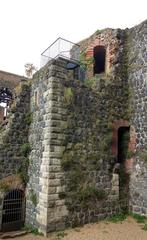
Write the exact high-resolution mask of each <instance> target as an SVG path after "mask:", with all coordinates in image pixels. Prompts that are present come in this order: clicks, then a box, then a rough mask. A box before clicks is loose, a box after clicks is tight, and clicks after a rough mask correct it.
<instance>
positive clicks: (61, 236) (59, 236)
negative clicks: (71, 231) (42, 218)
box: [56, 231, 67, 240]
mask: <svg viewBox="0 0 147 240" xmlns="http://www.w3.org/2000/svg"><path fill="white" fill-rule="evenodd" d="M66 235H67V233H65V232H64V231H59V232H57V233H56V239H57V240H60V239H62V238H64V237H65V236H66Z"/></svg>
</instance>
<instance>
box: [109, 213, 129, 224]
mask: <svg viewBox="0 0 147 240" xmlns="http://www.w3.org/2000/svg"><path fill="white" fill-rule="evenodd" d="M126 218H127V215H126V214H123V213H120V214H117V215H114V216H113V217H110V218H109V217H108V218H107V220H108V221H110V222H113V223H118V222H122V221H124V220H125V219H126Z"/></svg>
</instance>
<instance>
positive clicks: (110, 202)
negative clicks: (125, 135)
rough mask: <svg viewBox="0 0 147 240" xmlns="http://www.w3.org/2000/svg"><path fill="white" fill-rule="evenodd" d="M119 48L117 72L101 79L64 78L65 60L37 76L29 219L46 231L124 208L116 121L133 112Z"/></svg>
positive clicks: (29, 221) (33, 107) (65, 74)
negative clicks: (117, 171) (115, 145)
mask: <svg viewBox="0 0 147 240" xmlns="http://www.w3.org/2000/svg"><path fill="white" fill-rule="evenodd" d="M119 46H120V49H121V50H122V48H123V39H122V41H120V45H119ZM121 53H122V51H120V54H118V55H117V58H119V59H118V60H117V61H116V63H117V65H116V66H115V67H114V69H115V71H116V76H115V77H117V78H115V77H112V76H111V77H109V78H107V79H106V78H105V79H100V78H99V77H98V78H97V80H95V82H94V83H93V84H92V85H89V83H87V82H85V83H81V82H79V81H77V80H76V79H72V78H69V74H68V72H67V70H66V62H64V61H63V60H57V61H50V62H49V63H48V65H46V66H45V67H44V69H42V70H40V71H39V72H38V73H37V74H36V75H35V76H34V79H33V81H32V90H31V112H32V113H33V122H32V124H31V126H30V136H29V141H30V144H31V149H32V151H31V154H30V163H31V164H30V167H29V183H28V187H27V209H26V223H27V224H31V225H32V226H33V227H35V228H36V227H37V228H38V229H39V230H40V231H42V232H43V233H44V234H46V233H47V232H50V231H55V230H61V229H64V228H65V227H69V226H70V227H73V226H76V225H81V224H84V223H88V222H93V221H97V220H99V219H102V218H104V217H106V216H111V215H113V214H116V213H118V212H119V211H120V210H121V208H122V207H124V208H125V207H126V199H121V200H120V199H119V188H118V182H119V176H118V175H117V174H113V168H114V165H115V163H116V162H117V159H116V156H113V155H112V132H113V129H112V128H113V127H112V126H113V122H114V121H115V120H117V119H118V120H120V119H126V120H128V119H129V116H130V112H129V110H128V101H129V100H128V99H129V91H128V86H127V79H126V78H124V76H122V72H121V66H120V64H121V63H122V62H124V59H123V56H122V55H121ZM118 62H119V64H118ZM124 72H125V71H124ZM124 72H123V74H124V75H125V73H124ZM116 79H117V82H116Z"/></svg>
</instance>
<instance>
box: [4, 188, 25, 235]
mask: <svg viewBox="0 0 147 240" xmlns="http://www.w3.org/2000/svg"><path fill="white" fill-rule="evenodd" d="M24 212H25V197H24V192H23V191H22V190H19V189H14V190H11V191H10V192H8V193H7V194H6V195H5V197H4V202H3V214H2V231H3V232H5V231H15V230H19V229H21V228H22V227H23V225H24Z"/></svg>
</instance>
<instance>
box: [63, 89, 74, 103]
mask: <svg viewBox="0 0 147 240" xmlns="http://www.w3.org/2000/svg"><path fill="white" fill-rule="evenodd" d="M64 99H65V101H66V103H68V104H70V103H71V102H72V99H73V92H72V89H71V88H70V87H66V88H65V89H64Z"/></svg>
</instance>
